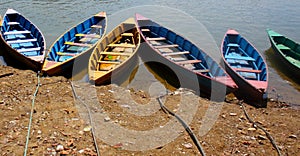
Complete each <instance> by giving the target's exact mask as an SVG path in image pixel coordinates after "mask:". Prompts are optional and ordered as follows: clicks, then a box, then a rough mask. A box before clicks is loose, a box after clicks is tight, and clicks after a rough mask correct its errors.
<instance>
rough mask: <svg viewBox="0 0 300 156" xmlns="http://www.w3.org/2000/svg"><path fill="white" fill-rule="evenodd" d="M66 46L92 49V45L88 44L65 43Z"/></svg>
mask: <svg viewBox="0 0 300 156" xmlns="http://www.w3.org/2000/svg"><path fill="white" fill-rule="evenodd" d="M65 44H66V45H72V46H79V47H91V46H93V45H92V44H86V43H75V42H65Z"/></svg>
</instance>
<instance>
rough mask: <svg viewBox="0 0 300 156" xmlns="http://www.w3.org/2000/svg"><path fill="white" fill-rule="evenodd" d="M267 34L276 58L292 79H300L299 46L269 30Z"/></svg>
mask: <svg viewBox="0 0 300 156" xmlns="http://www.w3.org/2000/svg"><path fill="white" fill-rule="evenodd" d="M267 33H268V36H269V39H270V42H271V46H272V48H273V49H274V51H275V55H276V56H277V58H279V59H280V60H281V61H282V62H283V63H284V66H285V67H286V69H287V71H289V72H290V73H291V75H292V76H293V77H296V78H298V79H300V44H299V43H296V42H295V41H293V40H291V39H289V38H287V37H285V36H283V35H281V34H279V33H277V32H275V31H273V30H271V29H267Z"/></svg>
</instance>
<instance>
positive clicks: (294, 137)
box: [289, 135, 297, 139]
mask: <svg viewBox="0 0 300 156" xmlns="http://www.w3.org/2000/svg"><path fill="white" fill-rule="evenodd" d="M289 138H292V139H297V135H290V136H289Z"/></svg>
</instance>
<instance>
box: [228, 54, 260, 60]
mask: <svg viewBox="0 0 300 156" xmlns="http://www.w3.org/2000/svg"><path fill="white" fill-rule="evenodd" d="M225 58H226V59H234V60H246V61H255V59H254V58H252V57H248V56H235V55H226V56H225Z"/></svg>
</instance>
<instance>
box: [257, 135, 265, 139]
mask: <svg viewBox="0 0 300 156" xmlns="http://www.w3.org/2000/svg"><path fill="white" fill-rule="evenodd" d="M257 138H258V139H259V140H267V138H266V137H265V136H263V135H258V136H257Z"/></svg>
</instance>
